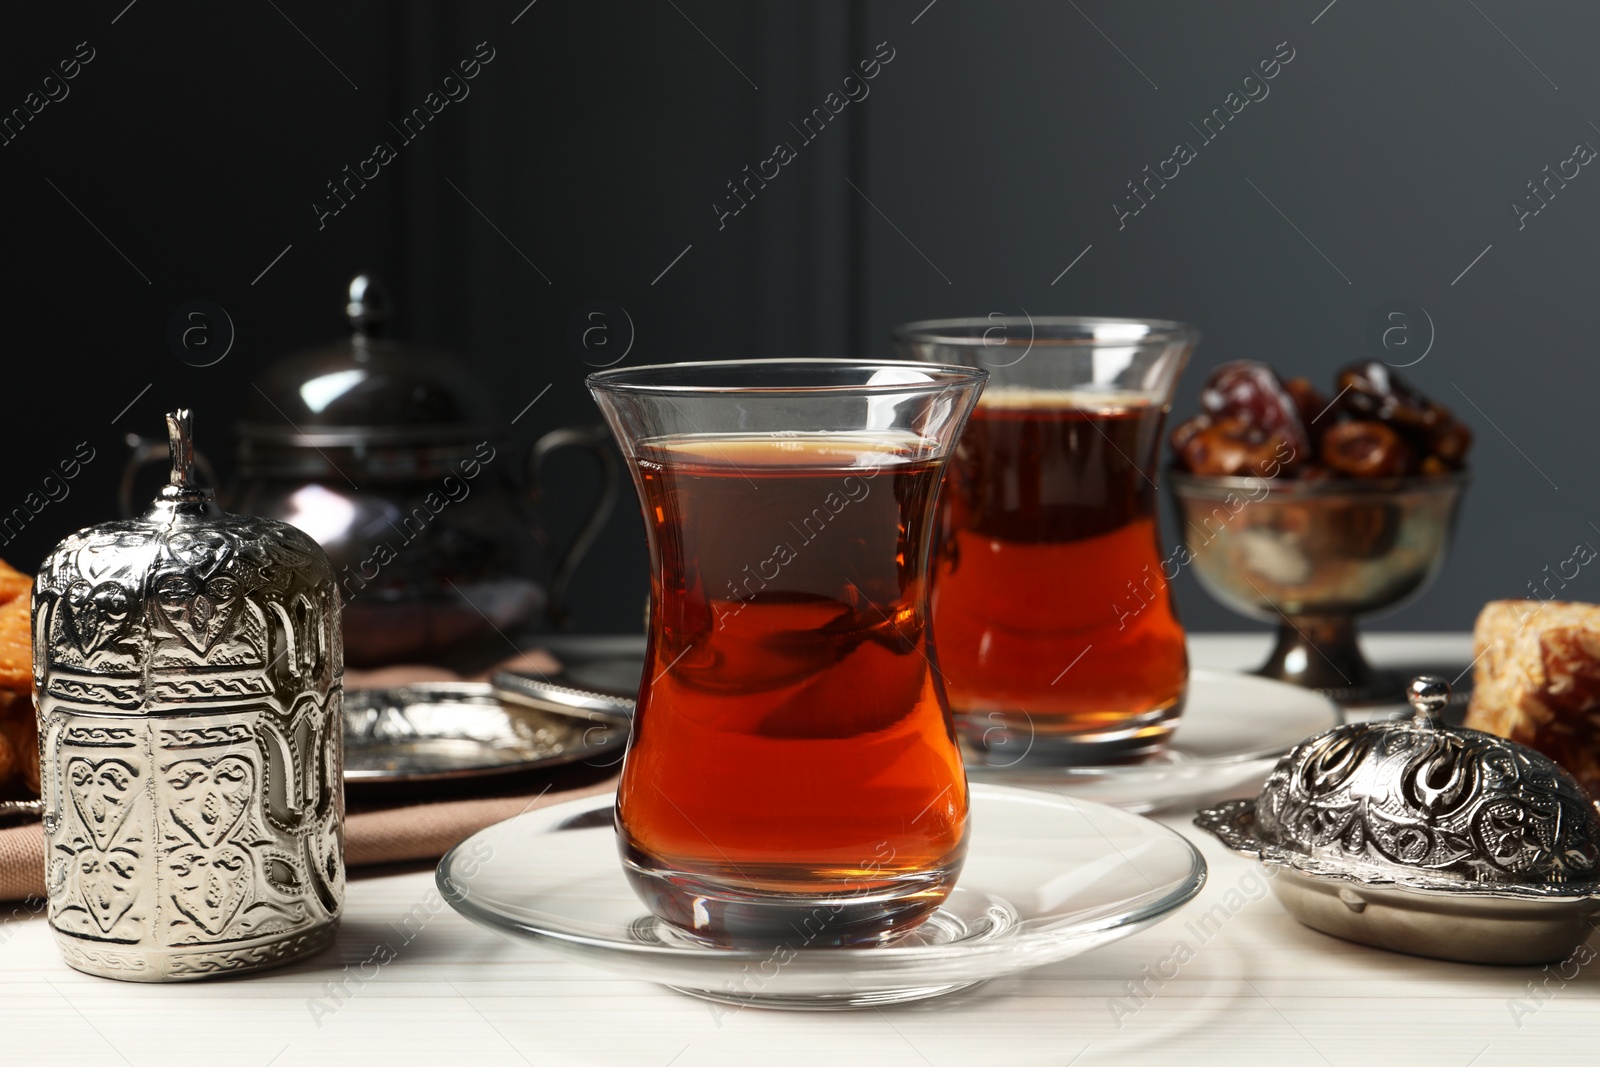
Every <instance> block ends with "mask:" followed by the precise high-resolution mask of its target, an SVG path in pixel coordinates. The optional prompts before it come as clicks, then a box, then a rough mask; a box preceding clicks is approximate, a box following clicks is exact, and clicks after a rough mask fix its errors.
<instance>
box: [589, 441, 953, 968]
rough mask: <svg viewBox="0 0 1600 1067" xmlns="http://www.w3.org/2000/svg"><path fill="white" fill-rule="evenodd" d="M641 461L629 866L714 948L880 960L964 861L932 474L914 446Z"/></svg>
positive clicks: (666, 453) (642, 453) (707, 452)
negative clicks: (937, 581)
mask: <svg viewBox="0 0 1600 1067" xmlns="http://www.w3.org/2000/svg"><path fill="white" fill-rule="evenodd" d="M637 452H638V454H637V455H636V457H635V464H636V477H637V478H638V480H639V482H640V488H641V496H642V498H643V500H644V506H645V513H646V521H647V526H648V530H649V536H650V538H651V540H652V542H653V545H652V547H653V549H654V550H655V552H657V553H658V558H659V560H660V567H659V573H658V574H657V575H656V577H655V579H654V584H653V589H652V605H653V606H652V618H651V627H650V645H649V651H648V654H647V657H646V663H647V666H646V682H647V684H646V686H645V692H644V695H643V699H642V701H641V703H640V705H639V707H638V709H637V713H636V718H635V720H634V727H633V739H632V744H631V747H630V749H629V752H628V755H627V759H626V763H625V765H624V768H623V774H622V781H621V785H620V788H619V792H618V803H617V825H618V833H619V841H620V847H621V850H622V854H623V862H624V867H625V869H626V871H627V872H628V875H629V877H630V879H631V880H632V882H633V884H634V887H635V889H636V890H637V891H638V893H639V894H640V896H641V897H642V898H643V899H644V900H645V901H646V903H648V904H649V906H650V907H651V909H652V910H653V911H654V912H655V913H656V914H657V915H658V916H660V917H662V918H664V919H666V920H667V921H669V922H671V923H673V924H674V925H676V926H677V927H679V928H681V929H683V930H686V931H689V932H690V933H691V934H702V935H704V936H706V937H707V938H710V939H714V940H718V941H723V942H727V941H733V942H738V941H740V940H750V941H763V940H767V941H770V940H778V941H787V942H789V943H791V944H794V945H797V946H821V945H836V944H849V943H853V942H858V941H877V940H883V939H885V938H889V937H893V936H894V935H895V934H896V933H897V932H899V931H902V930H905V929H908V928H910V927H912V926H914V925H915V924H916V923H918V922H920V921H921V920H922V919H924V918H926V917H927V915H929V914H930V913H931V912H932V911H933V910H934V909H935V908H936V907H937V906H938V905H939V904H940V903H941V902H942V901H943V899H944V898H945V896H946V895H947V894H948V893H949V891H950V888H951V887H952V886H953V884H954V881H955V878H956V874H957V872H958V871H959V870H960V867H961V862H962V858H963V856H964V855H965V851H966V830H967V787H966V779H965V775H964V773H963V769H962V765H961V758H960V755H959V753H958V751H957V749H956V746H955V745H954V743H953V727H952V722H951V718H950V713H949V710H948V706H947V704H946V702H945V698H944V695H943V693H942V691H941V689H940V687H939V683H938V679H937V676H936V674H935V673H934V670H933V667H932V663H931V662H930V660H931V658H932V657H934V655H935V654H934V651H933V648H932V646H931V642H930V640H929V628H928V620H927V618H926V616H925V610H926V609H925V604H926V581H927V559H928V552H929V547H930V541H931V533H932V531H931V529H930V524H931V523H932V521H933V518H932V499H933V497H934V494H935V492H936V490H937V488H938V484H939V479H940V476H941V473H942V472H941V469H940V465H939V463H938V462H936V461H933V460H930V459H927V458H922V457H923V455H924V452H921V451H919V442H918V439H916V438H914V437H911V436H909V435H900V436H893V435H875V434H861V435H853V434H816V435H808V434H787V435H766V434H763V435H750V436H741V435H732V434H717V435H692V436H682V437H669V438H659V439H655V440H652V441H647V442H645V443H643V444H642V445H641V446H639V448H638V450H637Z"/></svg>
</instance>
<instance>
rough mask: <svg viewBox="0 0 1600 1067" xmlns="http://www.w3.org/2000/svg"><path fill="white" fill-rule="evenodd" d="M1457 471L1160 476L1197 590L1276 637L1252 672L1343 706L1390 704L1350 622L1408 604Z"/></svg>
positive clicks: (1443, 524)
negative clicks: (1326, 476)
mask: <svg viewBox="0 0 1600 1067" xmlns="http://www.w3.org/2000/svg"><path fill="white" fill-rule="evenodd" d="M1469 480H1470V479H1469V478H1468V477H1467V475H1466V474H1462V473H1455V474H1442V475H1435V476H1432V477H1426V478H1392V479H1382V480H1379V479H1373V480H1370V481H1368V480H1356V479H1330V480H1327V481H1296V480H1294V479H1283V478H1278V479H1274V478H1255V477H1207V476H1202V475H1196V474H1190V473H1188V472H1187V471H1180V470H1175V469H1174V470H1169V471H1168V472H1167V478H1166V482H1167V486H1168V487H1169V489H1170V490H1171V492H1172V495H1173V498H1174V500H1175V501H1176V503H1177V507H1178V515H1179V519H1180V522H1181V532H1182V536H1183V539H1184V546H1183V551H1184V552H1185V553H1186V556H1187V558H1182V557H1180V558H1179V559H1178V560H1177V562H1180V563H1183V564H1185V565H1188V566H1192V567H1193V568H1194V573H1195V576H1196V577H1197V578H1199V580H1200V584H1201V585H1202V586H1204V587H1205V590H1206V592H1208V593H1210V594H1211V595H1212V596H1214V597H1216V598H1217V599H1218V600H1220V601H1221V602H1222V603H1223V604H1225V605H1227V606H1228V607H1229V608H1232V609H1233V610H1234V611H1237V612H1239V613H1240V614H1241V615H1246V616H1248V617H1250V618H1253V619H1262V620H1265V621H1267V622H1273V623H1276V624H1277V626H1278V641H1277V645H1276V647H1275V648H1274V649H1273V651H1272V655H1271V657H1269V658H1268V660H1267V662H1266V663H1265V664H1264V665H1263V666H1261V667H1260V668H1259V669H1257V671H1256V673H1257V674H1261V675H1265V676H1266V677H1268V678H1276V679H1278V680H1280V681H1285V682H1293V683H1295V684H1296V685H1303V686H1307V687H1309V688H1312V689H1318V690H1321V691H1322V692H1323V693H1325V694H1327V695H1328V696H1330V697H1332V698H1333V699H1334V700H1338V701H1340V702H1342V703H1347V704H1361V703H1389V702H1393V701H1398V700H1400V699H1401V697H1402V694H1403V690H1404V684H1405V679H1404V678H1403V677H1401V676H1400V675H1398V674H1392V673H1389V672H1383V671H1379V670H1377V669H1375V668H1373V667H1372V665H1371V664H1369V663H1368V662H1367V661H1366V659H1365V658H1364V657H1363V656H1362V655H1361V648H1360V646H1359V645H1358V644H1357V642H1356V620H1357V619H1358V618H1361V617H1366V616H1371V615H1377V614H1381V613H1385V612H1389V611H1393V610H1395V609H1396V608H1398V607H1400V606H1402V605H1403V604H1406V603H1408V602H1409V601H1411V600H1413V599H1415V598H1416V597H1417V596H1418V595H1420V594H1421V593H1422V591H1423V590H1424V589H1426V588H1427V586H1428V584H1429V583H1430V582H1432V581H1433V579H1434V577H1435V576H1436V575H1437V574H1438V573H1439V569H1440V568H1441V567H1443V566H1444V560H1445V554H1446V553H1447V552H1448V551H1449V547H1450V538H1451V534H1452V532H1453V530H1454V528H1455V522H1456V513H1457V511H1458V510H1459V508H1460V504H1461V494H1462V492H1463V491H1464V490H1465V489H1466V487H1467V483H1468V481H1469Z"/></svg>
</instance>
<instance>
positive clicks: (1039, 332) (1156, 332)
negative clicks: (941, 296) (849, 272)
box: [893, 314, 1200, 348]
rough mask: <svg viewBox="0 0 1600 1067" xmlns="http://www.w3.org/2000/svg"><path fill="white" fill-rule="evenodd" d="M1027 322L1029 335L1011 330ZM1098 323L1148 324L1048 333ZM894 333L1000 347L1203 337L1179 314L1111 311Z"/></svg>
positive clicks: (899, 338)
mask: <svg viewBox="0 0 1600 1067" xmlns="http://www.w3.org/2000/svg"><path fill="white" fill-rule="evenodd" d="M1023 326H1026V327H1028V333H1027V335H1026V336H1021V335H1017V336H1013V335H1012V333H1011V329H1012V327H1023ZM1096 326H1142V327H1144V328H1145V330H1144V332H1143V333H1140V334H1139V335H1137V336H1131V335H1123V336H1115V337H1095V336H1092V335H1091V336H1088V337H1061V336H1050V334H1051V333H1053V332H1057V331H1062V330H1069V329H1078V330H1083V329H1091V331H1092V328H1093V327H1096ZM996 327H1000V328H1002V330H1003V331H1004V334H1005V336H1003V337H1001V338H998V339H997V338H992V337H991V336H990V331H992V330H993V329H994V328H996ZM962 331H970V332H962ZM893 339H894V341H895V342H897V343H901V344H932V345H947V346H950V347H952V348H962V347H983V348H996V347H1000V346H1001V345H1018V344H1027V345H1032V346H1039V345H1044V346H1048V347H1062V348H1098V347H1116V348H1126V347H1128V346H1129V345H1157V344H1160V345H1166V344H1172V343H1174V342H1187V343H1188V344H1190V345H1191V346H1192V345H1194V344H1196V343H1197V342H1198V341H1199V340H1200V328H1199V327H1198V326H1194V325H1192V324H1190V323H1187V322H1179V321H1178V320H1176V319H1141V318H1118V317H1115V316H1107V315H1027V314H1024V315H992V316H987V317H977V316H967V317H957V318H945V319H923V320H920V321H917V322H907V323H902V324H901V325H899V326H896V327H895V328H894V334H893Z"/></svg>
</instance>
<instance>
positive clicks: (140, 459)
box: [117, 433, 217, 519]
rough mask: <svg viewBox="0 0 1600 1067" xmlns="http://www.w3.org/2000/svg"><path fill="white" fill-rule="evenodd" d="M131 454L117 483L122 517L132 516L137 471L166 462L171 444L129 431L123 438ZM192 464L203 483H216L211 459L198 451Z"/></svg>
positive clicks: (211, 484)
mask: <svg viewBox="0 0 1600 1067" xmlns="http://www.w3.org/2000/svg"><path fill="white" fill-rule="evenodd" d="M123 440H124V441H126V442H127V445H128V447H129V448H131V449H133V455H131V456H129V457H128V462H127V463H126V464H125V465H124V466H123V468H122V481H121V482H120V483H118V485H117V507H118V509H119V510H120V512H121V514H122V517H123V518H124V519H131V518H133V517H134V514H135V512H134V510H133V482H134V479H135V478H137V477H138V475H139V472H140V471H141V470H143V469H144V468H145V467H148V466H150V465H151V464H153V463H168V462H170V457H171V454H172V446H171V443H170V442H169V441H167V439H166V438H162V439H161V440H159V441H158V440H156V439H155V438H154V437H140V436H139V435H138V434H136V433H130V434H129V435H128V436H127V437H125V438H124V439H123ZM194 465H195V467H196V468H197V469H198V470H199V471H200V474H201V476H202V477H203V478H204V479H205V481H204V484H205V485H209V486H212V487H215V486H216V485H217V471H216V468H215V467H213V466H212V465H211V461H210V460H209V459H207V458H206V457H205V456H203V455H201V454H200V453H199V452H198V451H197V452H195V454H194Z"/></svg>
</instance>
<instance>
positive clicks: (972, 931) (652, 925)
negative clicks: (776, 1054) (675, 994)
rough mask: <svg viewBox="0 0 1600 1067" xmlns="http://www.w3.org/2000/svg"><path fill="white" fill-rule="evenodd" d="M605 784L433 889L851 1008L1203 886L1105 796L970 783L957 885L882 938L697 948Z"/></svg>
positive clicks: (490, 842)
mask: <svg viewBox="0 0 1600 1067" xmlns="http://www.w3.org/2000/svg"><path fill="white" fill-rule="evenodd" d="M613 801H614V798H613V797H611V796H602V797H587V798H584V799H581V800H574V801H571V802H569V803H566V804H560V805H557V806H554V807H550V808H544V809H541V810H539V811H533V812H529V813H527V814H526V815H519V816H517V817H516V818H514V819H508V820H507V821H505V822H502V823H499V824H497V825H495V826H491V827H489V828H488V829H486V830H482V831H480V832H479V833H476V834H474V835H473V836H472V837H469V838H467V840H465V841H463V842H462V843H461V844H459V845H457V846H456V847H455V848H453V849H451V850H450V852H449V854H448V855H446V856H445V857H444V859H443V860H441V861H440V863H439V869H438V872H437V876H436V877H437V879H438V883H439V889H440V891H441V892H442V893H443V894H444V897H445V899H446V900H448V901H449V902H450V904H451V906H452V907H454V908H455V909H456V910H457V911H459V912H460V913H461V914H462V915H464V916H466V917H467V918H468V919H470V920H472V921H473V922H475V923H478V924H479V925H481V926H486V927H488V928H489V929H491V930H497V931H499V932H500V933H503V934H507V935H509V936H511V937H514V938H518V939H522V940H527V941H532V942H534V943H535V944H539V945H542V946H544V947H545V948H548V949H550V950H552V951H555V952H559V953H562V954H563V955H566V956H570V957H572V958H573V959H577V960H581V961H583V962H585V963H589V964H593V965H594V966H596V967H600V968H603V969H605V970H608V971H610V972H612V973H613V974H617V975H621V976H624V977H628V978H640V979H644V980H646V981H651V982H658V983H661V984H663V985H666V986H669V987H671V988H673V989H676V990H678V991H679V992H683V993H688V994H690V995H692V996H697V997H704V998H706V999H708V1000H715V1001H721V1002H723V1003H729V1004H738V1005H752V1006H759V1007H767V1008H797V1009H816V1008H859V1007H870V1006H872V1005H878V1004H893V1003H898V1002H901V1001H908V1000H920V999H922V998H924V997H933V996H939V995H940V994H943V993H950V992H953V991H955V990H957V989H963V988H965V987H967V986H971V985H975V984H977V983H979V982H983V981H986V980H988V979H990V978H996V977H999V976H1000V975H1005V974H1011V973H1014V972H1016V971H1021V970H1026V969H1028V968H1032V967H1038V966H1040V965H1042V964H1046V963H1053V962H1055V961H1056V960H1061V959H1066V958H1067V957H1069V956H1076V955H1078V954H1080V953H1083V952H1087V951H1089V950H1090V949H1094V948H1097V947H1099V946H1100V945H1104V944H1107V943H1109V942H1112V941H1116V940H1118V939H1120V938H1123V937H1127V936H1128V935H1129V934H1132V933H1135V932H1136V931H1138V930H1142V929H1144V928H1145V927H1147V926H1150V925H1151V924H1153V923H1156V922H1159V921H1160V920H1161V919H1163V918H1165V917H1166V916H1168V915H1170V914H1172V912H1173V911H1175V910H1176V909H1177V908H1179V907H1181V906H1182V905H1183V904H1184V903H1186V902H1187V901H1189V900H1190V899H1191V898H1192V897H1193V896H1194V895H1195V894H1196V893H1198V892H1199V891H1200V887H1201V886H1202V885H1203V884H1205V878H1206V864H1205V860H1204V859H1202V858H1201V856H1200V853H1199V852H1198V851H1196V850H1195V847H1194V846H1193V845H1191V844H1190V843H1189V842H1188V841H1187V840H1186V839H1185V838H1183V837H1182V836H1180V835H1178V834H1177V833H1174V832H1173V831H1171V830H1169V829H1167V828H1166V827H1164V826H1161V825H1160V824H1158V823H1155V822H1151V821H1150V820H1149V819H1145V818H1141V817H1140V816H1137V815H1131V814H1129V813H1127V812H1124V811H1118V810H1116V809H1114V808H1108V807H1105V806H1103V805H1100V804H1094V803H1090V802H1088V801H1083V800H1075V799H1071V798H1068V797H1059V796H1047V795H1044V794H1041V793H1037V792H1032V791H1029V790H1023V789H1011V788H1006V787H1004V786H992V785H975V786H973V787H972V836H971V845H970V848H969V851H968V853H967V862H966V866H965V868H964V869H963V871H962V874H961V880H960V884H959V885H958V886H957V888H956V890H955V892H954V893H952V894H951V896H950V898H949V900H948V901H947V902H946V904H945V906H944V907H943V908H941V909H939V911H937V912H936V913H934V915H933V917H932V918H930V919H929V920H928V921H927V922H926V923H924V924H923V925H922V926H920V927H918V928H917V929H915V930H913V931H912V932H910V933H909V934H908V935H906V936H905V937H904V938H901V939H899V940H897V941H895V942H894V943H893V944H890V945H880V946H871V947H857V948H808V947H807V946H806V943H805V940H806V939H805V933H804V931H802V930H797V931H796V932H795V937H794V939H793V941H790V942H784V943H780V944H776V945H773V946H772V947H770V948H767V947H763V948H756V949H717V948H707V947H705V946H704V945H702V944H699V943H698V942H692V941H689V940H687V939H685V938H681V937H679V936H677V934H676V933H675V932H674V931H673V929H672V928H670V927H668V926H667V925H666V924H664V923H662V922H660V921H659V920H657V919H656V918H655V917H653V916H652V915H650V914H649V912H648V911H646V909H645V907H644V905H643V904H642V903H641V902H640V901H639V898H638V897H636V896H635V895H634V894H633V891H632V890H631V889H630V888H629V887H628V883H627V882H626V881H625V880H624V878H623V874H622V865H621V862H620V861H619V859H618V857H617V846H616V838H615V833H614V831H613V829H612V825H611V808H612V803H613Z"/></svg>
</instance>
